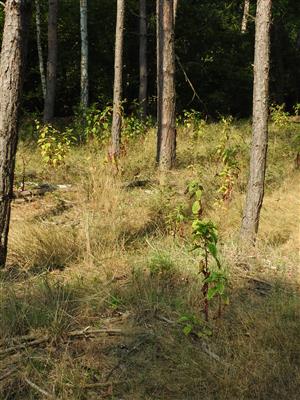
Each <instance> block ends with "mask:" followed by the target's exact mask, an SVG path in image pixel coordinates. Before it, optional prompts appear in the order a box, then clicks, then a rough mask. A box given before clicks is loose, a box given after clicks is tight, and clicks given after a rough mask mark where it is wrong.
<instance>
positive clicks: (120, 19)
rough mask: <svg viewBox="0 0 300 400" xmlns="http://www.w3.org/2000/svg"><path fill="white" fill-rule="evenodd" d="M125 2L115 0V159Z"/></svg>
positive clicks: (119, 122)
mask: <svg viewBox="0 0 300 400" xmlns="http://www.w3.org/2000/svg"><path fill="white" fill-rule="evenodd" d="M124 14H125V0H117V21H116V39H115V79H114V100H113V102H114V104H113V121H112V130H111V142H112V143H111V154H110V156H111V157H112V158H113V159H115V158H118V157H119V155H120V143H121V128H122V68H123V36H124Z"/></svg>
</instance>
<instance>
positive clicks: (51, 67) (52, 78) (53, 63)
mask: <svg viewBox="0 0 300 400" xmlns="http://www.w3.org/2000/svg"><path fill="white" fill-rule="evenodd" d="M48 4H49V15H48V62H47V85H46V99H45V107H44V122H50V121H51V120H52V119H53V117H54V107H55V92H56V74H57V17H58V0H49V3H48Z"/></svg>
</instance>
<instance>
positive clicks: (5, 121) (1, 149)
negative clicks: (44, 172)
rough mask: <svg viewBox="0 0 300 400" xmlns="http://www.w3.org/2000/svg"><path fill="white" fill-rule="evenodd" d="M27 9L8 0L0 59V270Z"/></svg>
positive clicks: (10, 190)
mask: <svg viewBox="0 0 300 400" xmlns="http://www.w3.org/2000/svg"><path fill="white" fill-rule="evenodd" d="M29 16H30V7H29V2H28V1H27V0H7V1H6V3H5V24H4V32H3V39H2V50H1V58H0V87H1V91H0V268H3V267H4V266H5V262H6V255H7V240H8V230H9V221H10V209H11V200H12V195H13V182H14V168H15V157H16V150H17V141H18V126H17V125H18V124H17V120H18V109H19V103H20V97H21V90H22V76H23V68H24V63H25V55H26V54H25V53H26V39H27V32H28V22H29Z"/></svg>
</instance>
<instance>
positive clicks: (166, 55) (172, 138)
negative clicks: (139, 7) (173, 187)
mask: <svg viewBox="0 0 300 400" xmlns="http://www.w3.org/2000/svg"><path fill="white" fill-rule="evenodd" d="M160 1H161V2H162V6H161V8H160V10H159V11H161V12H162V15H161V18H159V21H160V20H161V22H162V31H161V32H160V33H161V36H160V37H159V41H160V46H159V50H160V51H161V53H160V55H159V57H160V63H161V68H162V79H161V81H160V80H159V84H161V88H160V95H161V115H160V120H159V121H158V126H159V128H160V130H161V143H160V152H159V167H160V169H161V170H163V171H164V170H169V169H171V168H172V167H173V166H174V164H175V159H176V126H175V123H176V121H175V118H176V116H175V107H176V103H175V102H176V98H175V49H174V2H173V0H160Z"/></svg>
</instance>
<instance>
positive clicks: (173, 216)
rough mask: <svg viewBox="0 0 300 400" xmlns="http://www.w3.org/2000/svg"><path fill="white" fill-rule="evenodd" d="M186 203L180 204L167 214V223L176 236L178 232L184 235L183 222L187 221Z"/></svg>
mask: <svg viewBox="0 0 300 400" xmlns="http://www.w3.org/2000/svg"><path fill="white" fill-rule="evenodd" d="M186 219H187V217H186V215H185V209H184V205H183V204H180V205H178V206H177V207H175V208H174V209H172V211H171V212H170V213H169V214H168V215H167V217H166V225H167V227H168V228H169V231H170V233H171V234H172V235H173V236H174V237H175V236H176V235H177V234H178V233H179V235H180V236H182V233H183V232H182V227H183V223H184V222H185V221H186Z"/></svg>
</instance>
